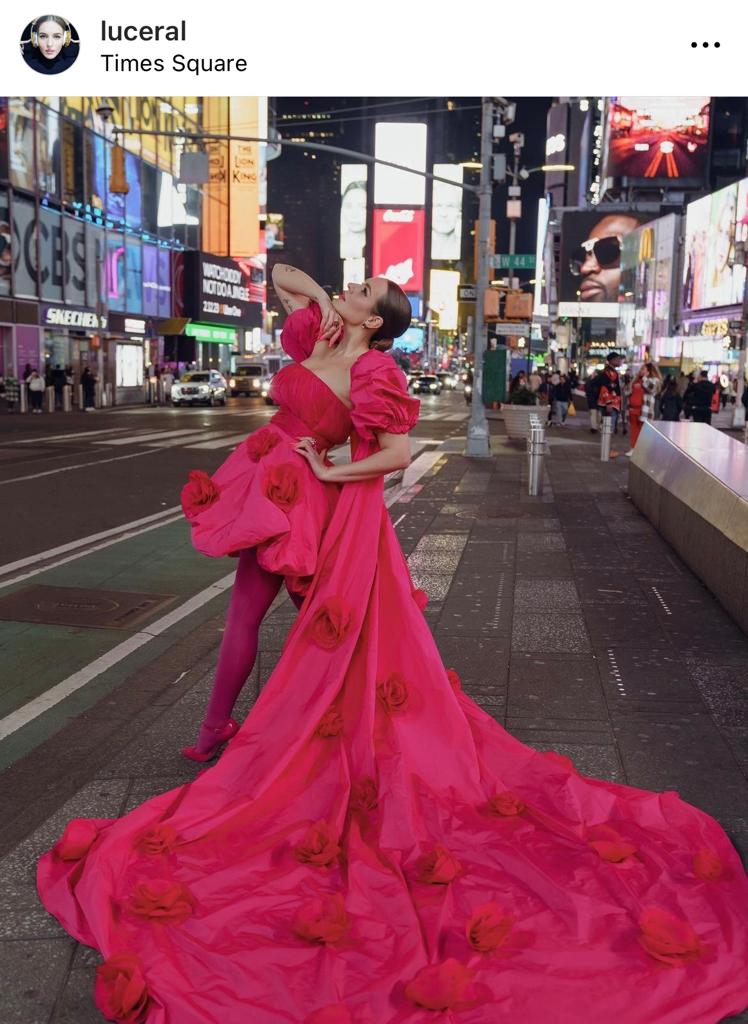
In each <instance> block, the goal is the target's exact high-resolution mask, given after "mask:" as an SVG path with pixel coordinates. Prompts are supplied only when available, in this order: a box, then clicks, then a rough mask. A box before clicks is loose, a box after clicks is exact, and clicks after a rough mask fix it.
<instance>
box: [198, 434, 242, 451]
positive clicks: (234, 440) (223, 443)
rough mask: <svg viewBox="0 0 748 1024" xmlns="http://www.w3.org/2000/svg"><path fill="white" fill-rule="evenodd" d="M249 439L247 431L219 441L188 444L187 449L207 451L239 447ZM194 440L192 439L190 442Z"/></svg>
mask: <svg viewBox="0 0 748 1024" xmlns="http://www.w3.org/2000/svg"><path fill="white" fill-rule="evenodd" d="M246 437H247V433H246V431H245V432H244V433H243V434H231V435H229V437H223V438H221V439H220V440H218V441H201V442H200V443H199V444H191V443H190V444H186V445H185V448H202V449H205V450H206V451H207V450H208V449H210V448H228V446H229V445H232V444H233V445H237V444H240V443H241V442H242V441H244V440H245V439H246ZM192 440H194V439H193V438H190V442H191V441H192Z"/></svg>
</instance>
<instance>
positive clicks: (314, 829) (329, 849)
mask: <svg viewBox="0 0 748 1024" xmlns="http://www.w3.org/2000/svg"><path fill="white" fill-rule="evenodd" d="M294 855H295V856H296V860H297V861H299V863H300V864H311V865H312V866H313V867H316V868H329V867H332V866H333V864H335V863H336V862H337V859H338V857H339V856H340V846H339V845H338V836H336V835H335V834H334V833H333V830H332V828H331V827H330V826H329V825H328V823H327V822H326V821H324V820H321V821H315V822H314V824H312V825H310V826H309V828H308V829H307V830H306V832H305V833H304V838H303V839H302V840H301V842H300V843H297V845H296V846H295V847H294Z"/></svg>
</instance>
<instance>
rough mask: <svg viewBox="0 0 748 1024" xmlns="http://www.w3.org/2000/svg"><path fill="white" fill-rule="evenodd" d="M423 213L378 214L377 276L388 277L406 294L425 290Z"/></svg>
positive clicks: (376, 219) (413, 211) (375, 265)
mask: <svg viewBox="0 0 748 1024" xmlns="http://www.w3.org/2000/svg"><path fill="white" fill-rule="evenodd" d="M424 224H425V215H424V211H423V210H401V209H386V210H375V211H374V247H373V248H374V259H373V267H372V270H373V274H374V276H375V277H386V278H388V280H390V281H394V282H395V284H399V285H400V287H401V288H402V289H403V291H404V292H420V291H421V290H422V289H423V233H424Z"/></svg>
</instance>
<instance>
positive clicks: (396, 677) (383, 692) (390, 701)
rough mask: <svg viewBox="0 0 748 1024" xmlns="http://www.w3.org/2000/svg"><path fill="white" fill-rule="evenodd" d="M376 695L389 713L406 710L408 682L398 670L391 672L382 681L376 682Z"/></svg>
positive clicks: (394, 713) (408, 699)
mask: <svg viewBox="0 0 748 1024" xmlns="http://www.w3.org/2000/svg"><path fill="white" fill-rule="evenodd" d="M377 697H378V698H379V701H380V703H381V704H382V706H383V707H384V709H385V711H386V712H387V713H388V714H390V715H397V714H399V713H400V712H402V711H407V709H408V705H409V702H410V691H409V689H408V684H407V683H406V682H405V680H404V679H403V677H402V676H401V675H400V674H399V673H398V672H391V673H390V675H388V676H387V678H386V679H385V680H384V682H383V683H379V684H378V686H377Z"/></svg>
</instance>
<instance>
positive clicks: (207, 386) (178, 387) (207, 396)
mask: <svg viewBox="0 0 748 1024" xmlns="http://www.w3.org/2000/svg"><path fill="white" fill-rule="evenodd" d="M227 394H228V384H227V383H226V378H225V377H224V376H223V374H221V373H219V372H218V371H217V370H193V371H192V372H191V373H183V374H182V378H181V380H175V381H174V383H173V384H172V386H171V404H172V405H195V404H197V403H198V402H201V403H205V404H206V405H225V404H226V396H227Z"/></svg>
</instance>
